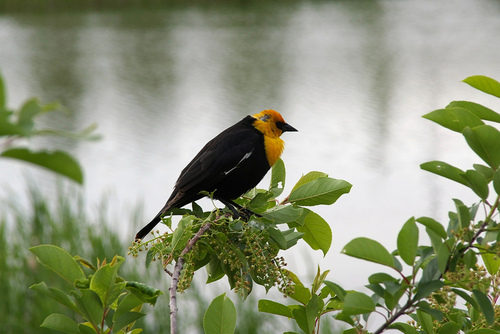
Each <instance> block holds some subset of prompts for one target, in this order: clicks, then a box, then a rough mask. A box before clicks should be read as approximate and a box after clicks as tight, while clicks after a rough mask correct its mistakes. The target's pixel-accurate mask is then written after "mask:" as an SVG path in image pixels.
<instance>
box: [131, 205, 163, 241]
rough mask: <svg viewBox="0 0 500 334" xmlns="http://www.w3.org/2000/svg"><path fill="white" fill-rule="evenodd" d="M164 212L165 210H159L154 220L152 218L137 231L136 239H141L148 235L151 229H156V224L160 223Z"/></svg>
mask: <svg viewBox="0 0 500 334" xmlns="http://www.w3.org/2000/svg"><path fill="white" fill-rule="evenodd" d="M164 212H165V211H164V210H161V211H160V212H158V214H157V215H156V216H155V217H154V218H153V220H151V222H150V223H149V224H147V225H146V226H144V227H143V228H142V229H141V230H140V231H139V232H137V234H136V235H135V241H139V240H140V239H143V238H144V237H145V236H146V235H148V233H149V232H151V230H152V229H154V228H155V226H156V225H158V223H159V222H160V220H161V216H162V215H163V213H164Z"/></svg>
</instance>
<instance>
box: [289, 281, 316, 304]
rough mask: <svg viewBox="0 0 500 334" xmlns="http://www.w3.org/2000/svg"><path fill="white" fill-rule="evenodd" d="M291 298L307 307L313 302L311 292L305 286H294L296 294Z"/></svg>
mask: <svg viewBox="0 0 500 334" xmlns="http://www.w3.org/2000/svg"><path fill="white" fill-rule="evenodd" d="M289 297H290V298H292V299H294V300H296V301H298V302H299V303H302V304H304V305H306V304H307V303H309V300H311V291H310V290H309V289H308V288H306V287H304V286H303V285H297V284H296V285H294V292H293V293H292V294H291V295H289Z"/></svg>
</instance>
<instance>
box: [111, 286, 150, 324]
mask: <svg viewBox="0 0 500 334" xmlns="http://www.w3.org/2000/svg"><path fill="white" fill-rule="evenodd" d="M143 303H144V301H143V300H141V298H139V297H137V296H136V295H134V294H132V293H129V294H127V295H126V296H125V298H123V299H122V300H121V301H120V302H119V303H118V306H117V307H116V311H115V314H113V321H116V319H118V318H119V317H121V316H122V315H124V314H125V313H127V312H129V311H132V310H134V309H136V308H140V307H141V306H142V304H143Z"/></svg>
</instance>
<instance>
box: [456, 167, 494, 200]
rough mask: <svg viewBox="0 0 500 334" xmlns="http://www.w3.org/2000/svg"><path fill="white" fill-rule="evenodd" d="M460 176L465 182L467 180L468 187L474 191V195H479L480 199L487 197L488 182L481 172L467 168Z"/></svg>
mask: <svg viewBox="0 0 500 334" xmlns="http://www.w3.org/2000/svg"><path fill="white" fill-rule="evenodd" d="M462 177H463V178H464V179H465V182H467V185H468V186H469V188H471V189H472V191H474V192H475V193H476V195H478V196H479V197H481V199H487V198H488V194H489V189H488V183H487V182H486V179H485V178H484V176H483V174H481V173H479V172H478V171H475V170H473V169H469V170H467V171H466V172H465V174H463V175H462Z"/></svg>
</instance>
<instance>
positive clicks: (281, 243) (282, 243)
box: [266, 227, 288, 249]
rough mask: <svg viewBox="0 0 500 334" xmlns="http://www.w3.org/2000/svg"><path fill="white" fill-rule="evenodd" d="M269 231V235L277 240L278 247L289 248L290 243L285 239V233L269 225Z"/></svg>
mask: <svg viewBox="0 0 500 334" xmlns="http://www.w3.org/2000/svg"><path fill="white" fill-rule="evenodd" d="M266 231H267V233H269V236H270V237H271V239H272V240H273V241H274V242H276V244H277V245H278V247H279V248H280V249H287V248H288V243H287V241H286V239H285V236H284V235H283V233H282V232H281V231H280V230H278V229H277V228H273V227H268V228H267V229H266Z"/></svg>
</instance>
